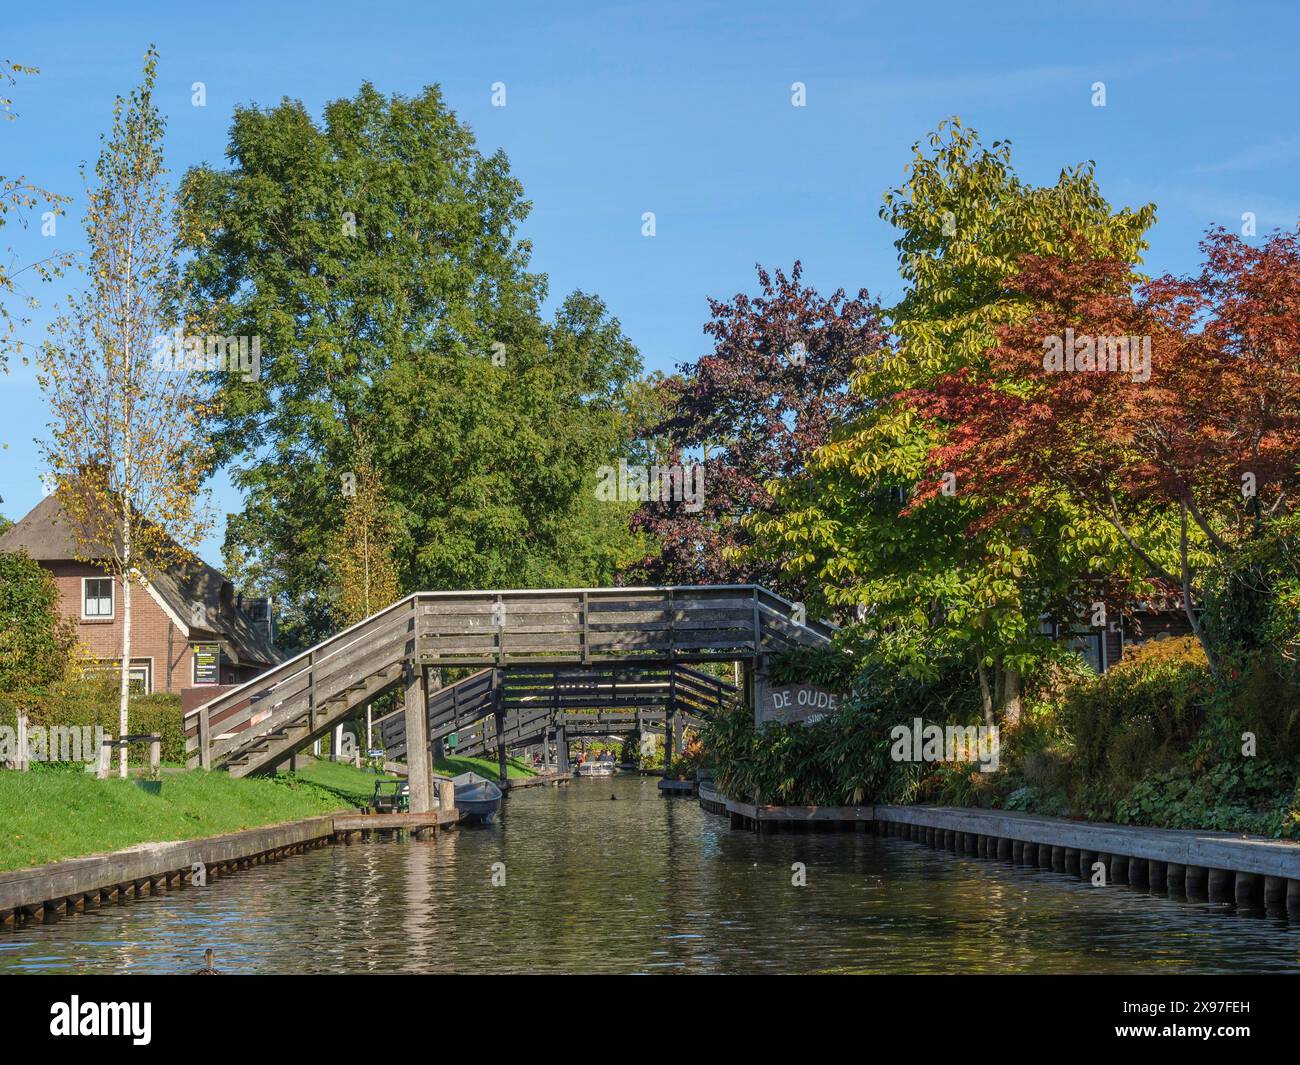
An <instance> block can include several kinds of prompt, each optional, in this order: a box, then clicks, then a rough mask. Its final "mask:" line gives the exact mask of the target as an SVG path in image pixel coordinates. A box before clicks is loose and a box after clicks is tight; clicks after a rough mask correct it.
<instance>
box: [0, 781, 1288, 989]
mask: <svg viewBox="0 0 1300 1065" xmlns="http://www.w3.org/2000/svg"><path fill="white" fill-rule="evenodd" d="M611 794H614V795H616V796H617V801H611V799H610V796H611ZM496 862H502V863H504V865H505V883H504V885H502V886H499V887H494V886H493V885H492V867H493V863H496ZM795 862H802V863H804V864H805V866H806V869H807V886H806V887H793V886H791V878H792V876H793V872H792V869H791V866H792V864H793V863H795ZM205 947H212V948H213V949H214V950H216V952H217V962H216V964H217V967H218V968H219V969H221V970H222V971H223V972H233V973H239V972H310V973H317V972H383V973H419V972H431V971H442V972H449V971H450V972H479V971H482V972H536V971H559V972H766V971H770V972H874V973H909V972H922V973H943V972H969V973H983V972H1094V973H1105V972H1126V973H1127V972H1160V971H1166V972H1229V971H1242V972H1261V971H1300V928H1298V927H1296V926H1289V925H1287V924H1286V922H1284V921H1279V920H1275V919H1268V918H1248V917H1239V916H1233V915H1231V913H1230V912H1227V911H1225V909H1224V908H1223V907H1219V906H1211V905H1210V904H1208V903H1201V904H1188V903H1183V902H1177V901H1171V900H1168V899H1164V898H1160V897H1152V896H1148V895H1144V894H1141V893H1138V892H1135V891H1131V890H1129V889H1127V888H1119V887H1115V888H1109V889H1095V888H1092V887H1090V886H1089V885H1088V884H1087V883H1085V882H1083V881H1074V880H1067V879H1066V878H1064V877H1062V876H1059V875H1056V874H1053V873H1050V872H1047V871H1043V870H1033V871H1029V870H1025V869H1023V868H1016V867H1013V866H1011V865H1010V864H1009V863H1000V862H991V861H986V860H977V859H974V858H964V857H957V856H955V855H952V854H950V853H948V852H943V851H933V850H930V849H928V848H925V847H921V846H917V845H916V844H912V843H908V842H905V841H902V840H897V839H877V838H875V837H872V836H866V835H856V834H817V835H778V836H767V837H764V838H762V839H759V838H758V837H757V836H754V835H753V834H751V833H747V832H732V831H731V830H730V829H729V828H728V827H727V821H726V819H725V818H720V817H715V816H712V815H710V814H706V813H705V812H704V811H702V810H701V809H700V808H699V806H698V805H697V804H695V803H694V802H693V801H690V800H685V799H662V798H660V797H659V795H658V793H657V791H656V789H655V782H654V780H652V779H649V778H646V779H643V778H638V777H616V778H614V779H613V780H602V779H593V780H581V781H575V782H574V783H573V784H571V785H569V786H567V787H564V788H559V789H553V788H538V789H532V790H529V791H524V792H520V793H517V794H516V795H515V796H514V797H512V798H511V799H510V800H509V801H508V803H507V809H506V811H505V813H504V814H503V816H502V819H501V822H500V824H499V825H496V826H494V827H491V828H487V829H467V830H465V831H462V832H460V833H451V834H448V835H445V836H443V837H442V838H441V839H440V840H439V841H437V842H412V843H401V844H393V843H374V844H357V845H353V846H350V847H328V848H324V849H321V850H317V851H312V852H310V853H308V854H304V855H300V856H297V857H294V858H290V859H288V860H286V861H284V862H280V863H278V864H275V865H268V866H258V867H255V868H253V869H251V870H249V871H247V872H243V873H240V874H238V875H237V876H234V877H231V878H227V879H224V880H220V881H216V882H214V884H213V885H212V886H211V887H209V888H206V889H203V888H184V889H180V890H175V891H173V892H172V893H171V894H164V895H157V896H153V897H149V898H145V899H141V900H139V901H134V902H125V903H119V904H113V905H108V906H105V907H103V908H101V909H98V910H88V911H87V912H86V913H84V914H81V915H79V916H76V917H72V918H65V919H62V920H58V921H55V922H53V923H49V924H44V925H35V926H33V925H28V926H25V927H22V928H20V929H17V930H15V931H9V932H3V933H0V972H10V973H13V972H65V971H74V972H162V973H169V972H170V973H186V972H192V971H194V970H195V969H196V968H197V967H198V966H199V964H200V963H201V959H202V953H203V949H204V948H205Z"/></svg>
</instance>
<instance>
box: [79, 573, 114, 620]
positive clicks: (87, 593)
mask: <svg viewBox="0 0 1300 1065" xmlns="http://www.w3.org/2000/svg"><path fill="white" fill-rule="evenodd" d="M81 616H82V617H83V618H88V619H89V618H94V619H99V620H111V619H112V617H113V578H112V577H83V578H82V580H81Z"/></svg>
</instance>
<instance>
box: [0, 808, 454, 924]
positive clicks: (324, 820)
mask: <svg viewBox="0 0 1300 1065" xmlns="http://www.w3.org/2000/svg"><path fill="white" fill-rule="evenodd" d="M457 820H458V815H457V813H456V811H455V810H454V809H452V810H434V811H431V812H430V813H423V814H361V813H358V814H355V815H351V814H338V815H335V816H327V817H312V818H308V819H307V820H305V821H289V822H285V823H284V824H279V825H267V826H266V827H264V828H253V829H249V830H247V831H244V832H232V833H229V834H228V835H224V836H211V837H209V838H207V839H193V840H183V841H180V842H174V843H141V844H137V845H136V846H134V847H128V848H126V849H125V850H120V851H113V852H112V853H110V854H96V855H91V856H89V857H85V858H70V859H67V860H66V861H61V862H52V863H50V864H49V865H41V866H36V867H34V868H31V869H15V870H12V871H10V872H0V926H3V927H6V928H8V927H12V926H13V925H14V924H17V923H20V922H24V921H30V920H36V921H40V920H47V919H50V918H53V917H57V916H64V915H68V914H73V913H80V912H82V911H84V910H86V909H87V908H93V907H95V906H100V905H103V904H104V903H108V902H117V901H119V900H124V899H128V898H141V897H143V896H146V895H156V894H160V893H162V892H163V891H168V890H171V889H173V888H179V887H182V886H184V885H194V884H195V883H196V882H197V883H202V882H203V881H204V880H206V881H207V883H209V884H210V883H211V882H212V881H214V880H219V879H220V878H221V877H224V876H232V875H234V874H235V873H237V872H239V871H240V870H243V869H251V868H253V867H254V866H257V865H265V864H266V863H268V862H275V861H279V860H280V859H282V858H287V857H289V856H291V855H294V854H302V853H303V852H305V851H308V850H315V849H316V848H318V847H324V846H325V845H327V844H330V843H344V844H345V843H354V842H357V841H360V840H365V839H373V838H375V837H376V836H379V835H385V834H396V833H399V832H408V833H410V834H411V835H412V836H414V837H415V838H417V839H420V838H429V837H431V836H433V835H436V833H437V832H438V830H439V829H446V828H451V827H454V826H455V825H456V823H457ZM196 867H198V868H197V869H196Z"/></svg>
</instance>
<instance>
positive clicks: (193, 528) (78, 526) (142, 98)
mask: <svg viewBox="0 0 1300 1065" xmlns="http://www.w3.org/2000/svg"><path fill="white" fill-rule="evenodd" d="M157 67H158V53H157V52H156V51H155V50H154V49H153V48H152V47H151V48H150V49H149V51H148V52H147V54H146V55H145V61H144V76H143V80H142V82H141V84H140V86H139V87H138V88H136V89H134V90H133V91H132V92H131V94H130V95H129V96H128V97H126V98H123V97H118V99H117V102H116V105H115V106H114V109H113V126H112V130H111V132H110V134H109V135H108V136H107V137H105V138H103V148H102V150H101V152H100V155H99V160H98V162H97V163H96V165H95V170H94V176H93V178H91V177H90V176H89V175H86V174H84V173H83V177H84V178H85V179H86V239H87V244H88V245H89V256H88V262H87V265H86V275H87V276H86V289H85V291H84V292H83V293H82V294H80V295H77V296H74V297H72V298H71V299H70V300H69V302H68V308H67V310H66V312H65V313H64V314H62V315H60V316H59V318H58V319H56V321H55V322H54V323H53V325H52V328H51V335H50V338H49V339H48V340H47V341H46V343H45V344H44V345H43V346H42V349H41V354H40V368H39V375H38V379H39V381H40V384H41V387H42V389H43V390H44V392H45V395H46V398H47V399H48V401H49V404H50V412H51V422H50V427H49V428H50V436H49V438H48V440H47V441H46V442H45V443H44V444H43V445H42V449H43V451H44V455H45V458H46V461H47V462H48V463H49V467H50V470H51V472H52V473H53V474H54V476H55V479H56V481H57V484H58V493H59V499H60V502H61V504H62V507H63V510H64V513H65V515H67V517H68V520H69V527H70V528H71V530H72V532H73V534H74V536H75V537H76V539H77V541H78V545H79V546H78V550H79V551H80V552H81V553H82V556H83V558H85V559H86V560H87V561H93V562H96V563H99V564H102V565H104V566H105V567H106V569H107V571H108V572H109V573H110V574H112V575H113V576H114V577H115V578H116V579H117V583H118V585H119V586H120V587H121V589H122V596H121V603H120V606H119V610H120V617H121V621H122V645H121V664H120V665H121V668H120V676H119V722H118V724H119V729H120V732H121V734H123V735H125V734H126V732H127V731H128V730H127V699H128V695H129V692H130V687H129V686H130V668H131V626H132V609H131V601H132V596H131V592H132V588H133V586H134V585H135V584H136V583H138V582H139V581H141V580H148V579H149V577H150V576H151V574H152V573H153V572H154V571H155V570H156V569H158V568H160V567H162V566H165V565H167V564H168V563H170V562H173V561H177V560H180V559H182V558H186V557H190V555H191V554H192V551H193V549H194V548H195V547H197V545H198V543H199V542H200V541H201V540H202V538H203V536H204V534H205V533H206V531H207V528H208V526H209V522H208V514H207V512H206V510H205V509H204V508H203V506H202V505H201V504H202V495H201V485H202V483H203V479H204V477H205V476H206V474H207V470H208V458H209V449H208V447H207V446H206V443H205V420H206V418H207V417H208V415H209V414H210V412H211V408H210V406H209V405H208V403H206V402H205V400H204V399H203V392H204V389H202V388H201V386H200V382H199V381H198V379H197V378H196V377H195V375H194V374H192V373H190V372H189V371H188V370H187V369H186V367H185V363H184V361H183V360H181V361H173V360H172V359H171V358H169V357H164V358H159V355H160V354H162V352H161V351H160V347H159V344H158V339H159V338H160V337H166V336H171V335H174V333H175V331H176V329H177V327H178V325H183V323H179V322H178V320H177V318H176V291H177V289H176V286H177V276H176V273H177V271H176V264H177V258H176V254H177V249H176V233H175V228H174V225H173V208H174V203H173V196H172V194H171V192H170V191H169V189H168V187H167V182H166V174H167V171H166V169H165V167H164V163H163V134H164V123H163V119H162V116H161V115H160V114H159V112H158V109H157V107H156V105H155V104H154V99H153V90H154V83H155V80H156V77H157ZM120 773H121V775H122V776H123V777H125V776H126V748H125V746H123V747H122V748H121V761H120Z"/></svg>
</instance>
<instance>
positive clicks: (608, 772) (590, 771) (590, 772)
mask: <svg viewBox="0 0 1300 1065" xmlns="http://www.w3.org/2000/svg"><path fill="white" fill-rule="evenodd" d="M616 772H618V766H616V765H615V764H614V763H613V762H600V761H596V762H583V763H582V765H580V766H578V776H580V777H612V776H613V775H614V774H615V773H616Z"/></svg>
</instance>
